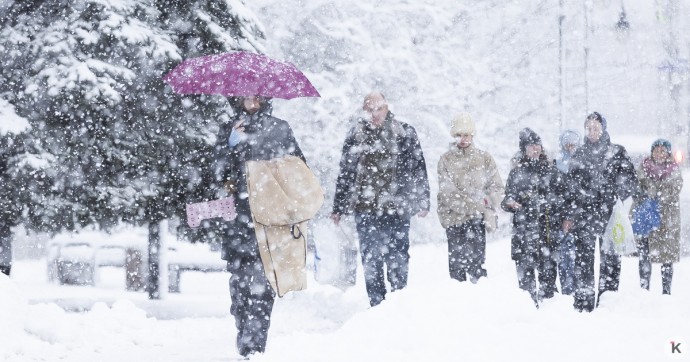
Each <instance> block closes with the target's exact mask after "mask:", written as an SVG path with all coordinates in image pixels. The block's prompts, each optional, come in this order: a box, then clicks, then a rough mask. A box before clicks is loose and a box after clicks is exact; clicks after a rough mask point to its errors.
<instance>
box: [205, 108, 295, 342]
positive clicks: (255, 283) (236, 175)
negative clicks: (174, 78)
mask: <svg viewBox="0 0 690 362" xmlns="http://www.w3.org/2000/svg"><path fill="white" fill-rule="evenodd" d="M229 101H230V103H231V105H232V106H233V108H234V109H235V114H236V117H235V119H234V122H231V123H229V124H228V125H227V126H226V127H224V128H221V130H220V132H219V135H218V137H217V144H216V147H215V150H216V157H215V166H214V171H215V176H216V179H217V181H218V182H220V183H221V184H223V185H224V187H225V189H226V191H227V192H228V194H230V195H232V196H233V197H234V199H235V209H236V212H237V217H236V218H235V219H234V220H232V221H230V222H226V223H224V224H223V231H222V235H221V257H222V259H224V260H226V261H227V262H228V264H227V269H228V271H229V272H230V273H231V275H230V298H231V301H232V305H231V308H230V313H231V314H232V315H233V316H234V317H235V325H236V327H237V330H238V331H237V350H238V352H239V354H240V355H242V356H248V355H250V354H252V353H256V352H260V353H263V352H264V350H265V348H266V339H267V336H268V328H269V326H270V323H271V311H272V309H273V302H274V298H275V292H274V290H273V289H272V288H271V285H270V284H269V282H268V280H267V279H266V275H265V271H264V266H263V264H262V261H261V258H260V255H259V250H258V245H257V240H256V234H255V231H254V225H253V222H252V212H251V210H250V207H249V199H248V194H249V192H248V188H247V175H246V172H247V167H246V162H247V161H253V160H270V159H274V158H279V157H283V156H287V155H292V156H297V157H299V158H301V159H302V160H303V161H305V158H304V155H303V154H302V150H301V149H300V147H299V145H298V144H297V141H296V139H295V137H294V135H293V132H292V129H291V128H290V125H288V123H287V122H285V121H284V120H281V119H278V118H275V117H273V116H272V115H271V111H272V107H271V103H270V99H267V98H264V97H242V98H236V99H235V98H229ZM305 162H306V161H305Z"/></svg>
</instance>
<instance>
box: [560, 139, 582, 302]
mask: <svg viewBox="0 0 690 362" xmlns="http://www.w3.org/2000/svg"><path fill="white" fill-rule="evenodd" d="M559 144H560V147H561V151H560V153H559V157H558V158H557V159H556V167H557V168H558V170H559V171H560V172H561V174H562V175H563V176H564V177H565V175H567V174H568V171H569V170H570V160H571V159H572V157H573V154H574V153H575V150H577V148H578V147H579V146H580V134H579V133H577V131H575V130H570V129H569V130H565V131H564V132H563V134H561V137H560V139H559ZM559 240H560V246H559V250H558V276H559V279H560V282H561V293H563V294H564V295H571V294H572V293H573V290H574V289H575V242H574V239H573V235H572V234H571V233H562V235H561V236H560V237H559Z"/></svg>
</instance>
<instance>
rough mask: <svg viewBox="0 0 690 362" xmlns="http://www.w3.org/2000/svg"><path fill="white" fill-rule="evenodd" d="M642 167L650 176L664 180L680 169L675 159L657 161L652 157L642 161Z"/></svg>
mask: <svg viewBox="0 0 690 362" xmlns="http://www.w3.org/2000/svg"><path fill="white" fill-rule="evenodd" d="M642 169H643V170H644V173H645V174H646V175H647V176H649V177H650V178H653V179H656V180H663V179H665V178H667V177H668V176H670V175H671V174H672V173H673V172H674V171H675V170H677V169H678V164H677V163H675V162H673V161H670V162H664V163H656V162H654V160H652V158H651V157H647V158H645V159H644V161H642Z"/></svg>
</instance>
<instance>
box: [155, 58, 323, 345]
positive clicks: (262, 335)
mask: <svg viewBox="0 0 690 362" xmlns="http://www.w3.org/2000/svg"><path fill="white" fill-rule="evenodd" d="M163 79H164V80H165V81H166V82H167V83H168V84H170V86H171V87H172V88H173V90H175V91H176V92H178V93H182V94H218V95H223V96H226V97H227V99H228V101H229V102H230V105H231V106H232V108H233V110H234V113H235V117H234V119H233V121H232V122H230V123H228V124H227V125H226V126H223V127H221V129H220V131H219V134H218V137H217V141H216V145H215V157H214V167H213V170H214V175H215V178H216V182H218V183H219V184H220V185H223V186H224V188H225V190H226V191H227V192H228V193H229V194H230V195H231V196H232V197H233V198H234V200H235V210H236V213H237V217H236V218H235V219H234V220H232V221H229V222H225V223H224V224H223V229H222V234H221V246H222V251H221V257H222V258H223V259H224V260H226V261H227V263H228V264H227V265H228V271H229V272H230V273H231V277H230V298H231V301H232V306H231V308H230V312H231V314H232V315H233V316H234V317H235V324H236V326H237V330H238V331H237V350H238V352H239V354H240V355H242V356H248V355H250V354H252V353H256V352H260V353H262V352H263V351H264V349H265V348H266V338H267V335H268V328H269V326H270V318H271V311H272V309H273V302H274V298H275V295H276V293H275V290H274V287H276V286H275V285H273V284H275V279H270V280H269V278H267V275H266V270H267V268H268V267H271V266H270V265H268V266H267V264H265V261H262V254H264V253H265V250H264V249H265V248H263V247H261V248H260V247H259V245H258V243H257V239H258V238H257V230H259V229H260V228H261V227H260V226H259V225H258V224H257V222H256V221H257V220H256V216H257V215H256V214H255V213H252V210H251V208H250V199H251V197H252V196H250V194H251V193H252V190H253V188H252V184H251V183H248V181H247V180H248V177H247V175H248V174H250V172H248V165H253V164H255V162H250V161H268V160H274V159H280V158H283V157H286V156H295V158H298V159H301V160H302V161H304V162H305V163H306V161H305V159H304V155H303V154H302V150H301V149H300V147H299V145H298V144H297V141H296V139H295V137H294V134H293V132H292V129H291V128H290V125H289V124H288V123H287V122H286V121H284V120H281V119H278V118H276V117H273V116H272V115H271V111H272V107H271V98H273V97H277V98H282V99H292V98H296V97H319V93H318V92H317V91H316V89H315V88H314V87H313V85H312V84H311V83H310V82H309V80H308V79H307V78H306V77H305V76H304V74H302V73H301V72H300V71H299V70H298V69H296V68H295V67H294V66H293V65H292V64H289V63H285V62H279V61H276V60H273V59H270V58H268V57H266V56H264V55H261V54H256V53H251V52H231V53H225V54H216V55H209V56H203V57H199V58H193V59H188V60H186V61H184V62H182V63H181V64H180V65H178V66H177V67H175V69H173V70H172V71H171V72H170V73H168V74H167V75H166V76H165V77H164V78H163ZM250 181H251V179H250ZM252 195H253V194H252ZM318 206H320V204H318ZM276 207H278V206H276ZM254 211H260V210H254ZM275 211H276V212H277V213H280V212H281V210H280V209H277V210H275ZM261 230H265V229H261ZM305 232H306V230H305ZM299 236H300V237H301V236H302V233H301V232H300V233H299ZM262 238H263V237H262ZM262 240H263V239H262ZM270 272H271V273H270V275H271V278H273V276H274V275H275V274H276V272H277V271H276V270H275V269H274V270H270ZM276 290H278V294H279V295H281V296H282V293H281V292H282V291H281V290H280V289H276ZM292 290H298V289H292Z"/></svg>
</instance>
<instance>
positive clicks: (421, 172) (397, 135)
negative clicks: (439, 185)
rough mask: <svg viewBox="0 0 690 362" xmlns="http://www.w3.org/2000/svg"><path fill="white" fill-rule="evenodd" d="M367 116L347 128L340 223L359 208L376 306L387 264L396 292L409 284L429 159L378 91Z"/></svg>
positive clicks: (425, 205) (337, 201) (335, 216)
mask: <svg viewBox="0 0 690 362" xmlns="http://www.w3.org/2000/svg"><path fill="white" fill-rule="evenodd" d="M362 108H363V109H364V111H365V112H366V113H368V115H369V118H368V119H359V120H358V121H357V123H356V124H355V126H354V127H353V128H352V129H351V130H350V131H349V132H348V134H347V137H346V138H345V143H344V145H343V151H342V158H341V160H340V173H339V175H338V179H337V182H336V190H335V198H334V200H333V213H332V214H331V219H332V220H333V222H334V223H335V224H338V223H339V222H340V219H341V217H342V216H343V215H346V214H349V213H351V212H354V216H355V223H356V227H357V234H358V236H359V243H360V253H361V257H362V266H363V267H364V280H365V283H366V289H367V293H368V295H369V303H370V304H371V306H375V305H378V304H379V303H381V302H382V301H383V300H384V299H385V296H386V284H385V278H384V273H383V270H384V267H383V266H384V264H385V265H386V268H387V276H388V282H389V283H390V286H391V289H392V290H393V291H395V290H398V289H402V288H404V287H405V286H406V285H407V273H408V264H409V259H410V254H409V247H410V240H409V230H410V218H411V217H412V216H413V215H417V216H419V217H425V216H426V215H427V214H428V212H429V180H428V177H427V172H426V162H425V160H424V155H423V153H422V148H421V145H420V144H419V139H418V138H417V133H416V131H415V129H414V128H413V127H412V126H410V125H408V124H406V123H403V122H400V121H398V120H397V119H396V118H395V116H394V115H393V113H391V112H390V110H389V109H388V103H387V101H386V99H385V97H384V96H383V95H382V94H381V93H378V92H374V93H371V94H369V95H367V96H366V97H365V98H364V104H363V107H362Z"/></svg>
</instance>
